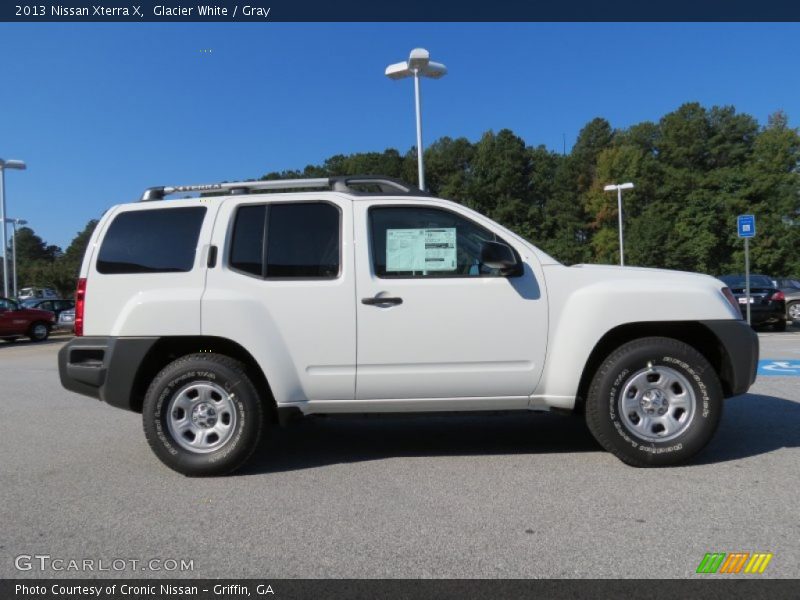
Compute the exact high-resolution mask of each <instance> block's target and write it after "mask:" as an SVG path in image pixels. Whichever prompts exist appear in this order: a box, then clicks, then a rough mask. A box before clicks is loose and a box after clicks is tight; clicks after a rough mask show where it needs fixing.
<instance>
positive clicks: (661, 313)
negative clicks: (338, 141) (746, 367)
mask: <svg viewBox="0 0 800 600" xmlns="http://www.w3.org/2000/svg"><path fill="white" fill-rule="evenodd" d="M300 200H302V201H308V200H315V201H325V202H330V203H332V204H334V205H335V206H336V207H337V208H338V209H339V210H340V212H341V227H342V235H341V239H342V247H341V270H340V273H339V276H338V277H337V278H335V279H329V280H293V281H281V280H264V279H258V278H255V277H248V276H246V275H243V274H242V273H240V272H237V271H236V270H234V269H231V268H230V267H229V266H228V254H227V252H228V250H227V248H228V240H229V238H230V235H231V230H232V222H233V219H232V215H233V214H234V211H235V210H236V208H237V207H238V206H241V205H245V204H251V203H256V204H257V203H264V202H265V201H268V202H295V201H300ZM198 203H202V205H204V206H206V207H207V214H206V216H205V219H204V222H203V225H202V229H201V232H200V241H199V244H198V249H197V250H198V251H197V252H196V255H195V263H194V268H193V269H192V270H191V271H189V272H186V273H170V274H163V273H157V274H148V273H142V274H131V275H127V276H104V275H102V274H99V273H98V272H97V271H96V268H95V261H96V255H97V250H98V248H99V246H100V243H101V241H102V239H103V235H104V233H105V231H106V229H107V227H108V224H109V222H110V221H111V220H112V219H113V218H114V217H115V216H116V215H118V214H119V213H120V212H122V211H136V210H152V209H156V208H164V209H167V210H168V209H170V208H173V207H180V206H197V205H198ZM375 205H380V206H387V205H398V206H415V205H423V206H428V207H430V206H435V207H439V208H442V209H444V210H447V211H452V212H455V213H458V214H460V215H462V216H464V217H466V218H467V219H470V220H472V221H474V222H476V223H478V224H480V225H481V226H483V227H485V228H487V229H489V230H490V231H492V232H494V233H495V234H496V235H498V236H499V237H500V238H502V239H503V240H504V241H505V242H506V243H507V244H509V245H510V246H512V247H513V249H514V250H516V252H517V253H518V255H519V256H520V257H521V259H522V262H523V263H524V264H523V266H524V274H523V275H522V276H519V277H512V278H506V277H485V278H484V277H475V278H442V279H381V278H378V277H377V276H376V275H375V273H374V272H373V269H372V265H371V261H370V252H369V240H368V227H367V211H368V210H369V208H370V207H371V206H375ZM212 245H213V246H216V247H217V248H219V253H220V255H219V260H218V261H217V264H216V266H215V267H214V268H207V266H206V264H207V257H208V252H209V248H210V247H211V246H212ZM80 276H81V277H82V278H86V279H87V292H86V307H85V318H84V335H85V336H113V337H125V338H135V337H150V336H213V337H215V338H223V339H225V340H230V341H232V342H233V343H235V344H237V345H239V346H241V347H242V348H243V349H244V350H245V351H246V352H247V353H249V354H250V355H251V356H252V357H253V358H254V359H255V361H256V362H257V364H258V365H259V367H260V368H261V369H262V371H263V373H264V376H265V377H266V380H267V381H268V382H269V386H270V389H271V391H272V394H273V396H274V398H275V401H276V403H277V405H278V407H279V408H281V407H297V408H299V409H300V410H301V411H302V412H303V413H305V414H313V413H342V412H358V413H364V412H404V411H461V410H487V409H491V410H501V409H529V410H530V409H533V410H547V409H549V408H560V409H571V408H572V407H573V406H574V404H575V399H576V395H577V394H578V388H579V384H580V379H581V375H582V372H583V369H584V366H585V365H586V363H587V360H588V359H589V356H590V354H591V352H592V350H593V349H594V348H595V346H596V345H597V343H598V341H599V340H601V339H602V338H603V336H604V335H605V334H606V333H607V332H609V331H611V330H612V329H614V328H615V327H617V326H619V325H622V324H626V323H637V322H648V323H652V322H657V321H665V322H674V321H685V320H692V321H697V320H730V319H739V318H740V315H739V313H738V311H736V310H735V309H734V307H733V306H731V304H730V303H729V302H728V300H726V298H725V296H724V295H723V293H722V291H721V290H722V288H723V285H722V284H721V283H720V282H719V281H718V280H716V279H714V278H712V277H709V276H705V275H697V274H691V273H682V272H675V271H664V270H654V269H641V268H630V267H624V268H623V267H612V266H584V265H577V266H573V267H565V266H563V265H561V264H559V263H558V262H557V261H556V260H554V259H553V258H551V257H550V256H548V255H547V254H545V253H544V252H542V251H540V250H538V249H537V248H536V247H534V246H533V245H531V244H529V243H528V242H526V241H524V240H523V239H521V238H520V237H518V236H517V235H515V234H514V233H512V232H510V231H508V230H507V229H505V228H503V227H502V226H500V225H498V224H497V223H494V222H493V221H491V220H490V219H488V218H486V217H484V216H482V215H480V214H478V213H476V212H474V211H472V210H470V209H468V208H466V207H464V206H462V205H459V204H457V203H454V202H450V201H447V200H439V199H432V198H428V197H409V196H398V197H391V196H379V197H378V196H375V197H370V196H363V195H350V194H347V193H341V192H333V191H325V192H301V193H280V194H274V193H273V194H250V195H242V196H218V197H210V198H203V199H196V198H193V199H181V200H159V201H153V202H142V203H135V204H126V205H120V206H116V207H114V208H112V209H110V210H109V211H108V212H107V213H106V214H105V215H104V216H103V218H102V220H101V222H100V223H99V225H98V226H97V228H96V230H95V232H94V235H93V237H92V240H91V242H90V245H89V248H88V250H87V253H86V256H85V258H84V261H83V264H82V267H81V273H80ZM381 293H384V294H386V295H391V296H399V297H402V298H403V303H402V304H401V305H397V306H388V307H385V306H369V305H365V304H363V303H362V302H361V301H360V300H361V299H362V298H368V297H374V296H376V295H378V294H381Z"/></svg>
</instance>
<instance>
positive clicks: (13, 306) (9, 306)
mask: <svg viewBox="0 0 800 600" xmlns="http://www.w3.org/2000/svg"><path fill="white" fill-rule="evenodd" d="M0 310H19V306H17V303H16V302H15V301H14V300H9V299H8V298H0Z"/></svg>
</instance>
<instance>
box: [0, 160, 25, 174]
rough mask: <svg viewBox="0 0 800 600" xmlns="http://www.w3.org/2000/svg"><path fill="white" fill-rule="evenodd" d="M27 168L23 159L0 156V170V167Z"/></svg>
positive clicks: (22, 169)
mask: <svg viewBox="0 0 800 600" xmlns="http://www.w3.org/2000/svg"><path fill="white" fill-rule="evenodd" d="M26 168H27V165H26V164H25V161H22V160H3V159H2V158H0V170H2V169H19V170H20V171H24V170H25V169H26Z"/></svg>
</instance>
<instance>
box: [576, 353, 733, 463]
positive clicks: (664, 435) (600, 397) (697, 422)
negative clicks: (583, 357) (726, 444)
mask: <svg viewBox="0 0 800 600" xmlns="http://www.w3.org/2000/svg"><path fill="white" fill-rule="evenodd" d="M722 400H723V395H722V386H721V385H720V382H719V378H718V377H717V374H716V372H715V371H714V368H713V367H712V366H711V365H710V364H709V362H708V361H707V360H706V358H705V357H704V356H703V355H702V354H700V353H699V352H698V351H697V350H695V349H694V348H692V347H691V346H689V345H688V344H685V343H683V342H681V341H678V340H675V339H672V338H664V337H650V338H642V339H640V340H634V341H632V342H628V343H627V344H624V345H622V346H621V347H619V348H618V349H617V350H615V351H614V352H612V353H611V354H610V355H609V356H608V358H606V360H605V361H604V362H603V363H602V365H601V366H600V368H599V369H598V370H597V373H595V375H594V378H593V379H592V383H591V385H590V387H589V393H588V396H587V399H586V422H587V424H588V426H589V429H590V431H591V432H592V434H593V435H594V437H595V438H596V439H597V441H598V442H599V443H600V445H601V446H603V447H604V448H605V449H606V450H608V451H609V452H611V453H612V454H614V455H615V456H617V457H618V458H619V459H620V460H622V461H623V462H625V463H627V464H629V465H632V466H636V467H660V466H670V465H676V464H680V463H682V462H685V461H687V460H689V459H690V458H691V457H693V456H694V455H695V454H697V453H698V452H699V451H700V450H702V449H703V448H704V447H705V446H706V444H708V442H709V440H710V439H711V437H712V436H713V435H714V432H715V431H716V429H717V425H718V424H719V419H720V416H721V415H722Z"/></svg>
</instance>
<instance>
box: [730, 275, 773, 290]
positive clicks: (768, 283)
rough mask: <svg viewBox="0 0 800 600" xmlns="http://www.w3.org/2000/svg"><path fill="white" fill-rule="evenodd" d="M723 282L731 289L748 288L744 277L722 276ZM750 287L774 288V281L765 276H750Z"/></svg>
mask: <svg viewBox="0 0 800 600" xmlns="http://www.w3.org/2000/svg"><path fill="white" fill-rule="evenodd" d="M720 279H721V280H722V281H724V282H725V284H726V285H727V286H728V287H730V288H743V287H745V286H746V283H745V277H744V275H722V276H721V277H720ZM750 287H751V288H754V287H758V288H774V287H775V286H774V285H773V283H772V280H771V279H770V278H769V277H766V276H764V275H750Z"/></svg>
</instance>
